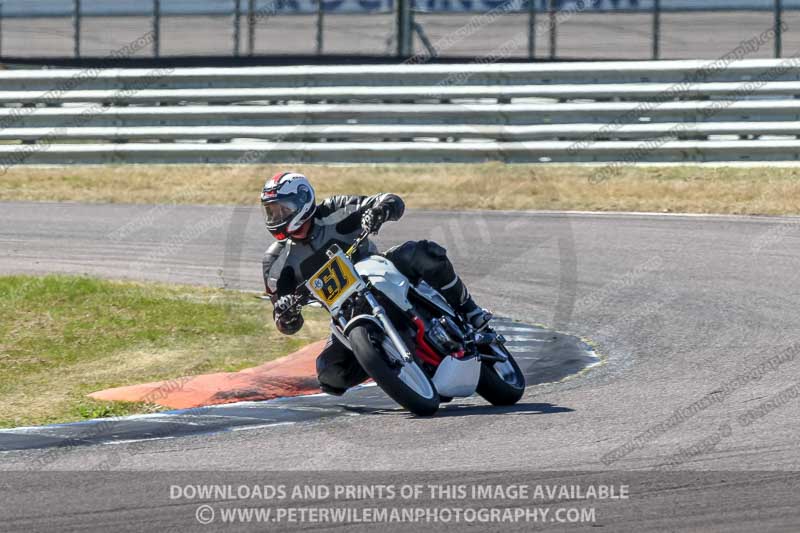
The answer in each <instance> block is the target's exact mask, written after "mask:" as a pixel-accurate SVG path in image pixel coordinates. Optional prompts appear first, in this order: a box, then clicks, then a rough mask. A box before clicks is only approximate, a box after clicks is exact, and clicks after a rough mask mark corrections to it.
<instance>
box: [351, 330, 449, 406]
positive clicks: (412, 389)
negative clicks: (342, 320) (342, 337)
mask: <svg viewBox="0 0 800 533" xmlns="http://www.w3.org/2000/svg"><path fill="white" fill-rule="evenodd" d="M349 339H350V344H351V345H352V347H353V354H355V356H356V359H357V360H358V362H359V363H360V364H361V367H362V368H363V369H364V371H366V373H367V374H369V377H371V378H372V379H373V380H375V383H377V384H378V386H379V387H380V388H381V389H383V391H384V392H385V393H386V394H388V395H389V397H390V398H392V399H393V400H394V401H396V402H397V403H399V404H400V405H402V406H403V407H405V408H406V409H408V410H409V411H411V412H412V413H414V414H415V415H417V416H432V415H433V414H435V413H436V411H437V410H438V409H439V393H438V392H437V391H436V387H434V386H433V383H432V382H431V380H430V378H428V376H427V375H426V374H425V372H424V371H423V370H422V369H421V368H420V367H419V365H418V364H417V363H416V362H411V363H405V364H403V365H401V366H399V367H398V366H397V365H391V364H390V363H389V357H388V356H387V355H386V353H385V352H386V351H388V350H395V348H394V346H393V345H392V343H391V341H389V339H388V338H386V336H385V335H384V333H383V332H382V331H380V330H379V329H378V328H377V327H375V326H372V325H369V324H367V325H363V326H356V327H354V328H353V330H352V331H351V332H350V335H349Z"/></svg>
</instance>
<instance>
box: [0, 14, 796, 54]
mask: <svg viewBox="0 0 800 533" xmlns="http://www.w3.org/2000/svg"><path fill="white" fill-rule="evenodd" d="M796 27H800V0H728V1H724V0H706V1H701V0H507V1H499V0H128V1H126V2H119V1H113V2H112V1H109V0H2V1H0V56H4V57H7V58H34V57H36V58H45V57H53V58H54V57H61V58H63V57H69V56H72V57H76V58H78V57H105V56H107V55H108V54H109V53H110V52H111V51H113V50H115V49H117V48H118V47H119V46H120V45H121V43H124V42H126V41H129V40H130V39H131V38H132V37H134V36H136V35H139V34H142V33H143V32H146V31H151V32H152V34H153V39H152V43H151V46H149V47H148V48H146V49H142V50H140V51H139V54H138V56H140V57H172V56H215V57H244V56H264V55H285V54H293V55H312V56H313V55H319V56H324V55H326V54H334V55H342V54H354V55H370V56H384V57H387V58H388V57H397V56H399V57H402V58H407V57H410V56H412V55H414V54H418V57H419V58H430V57H436V56H445V57H458V56H466V57H484V56H502V57H503V58H505V59H548V60H557V59H576V58H577V59H651V58H652V59H664V58H667V59H669V58H697V57H716V55H718V53H719V52H720V51H722V50H724V49H726V48H730V47H731V46H732V45H735V43H737V42H739V41H741V40H743V39H747V38H749V37H750V36H751V35H752V34H754V33H760V32H763V31H766V30H768V29H770V28H772V29H773V30H774V38H773V39H772V41H771V43H770V46H769V47H765V48H763V49H761V50H760V51H759V54H760V57H782V56H786V55H790V53H791V52H792V51H794V50H795V49H800V32H792V31H791V30H792V29H793V28H796ZM795 33H796V34H797V36H795ZM787 51H788V53H787Z"/></svg>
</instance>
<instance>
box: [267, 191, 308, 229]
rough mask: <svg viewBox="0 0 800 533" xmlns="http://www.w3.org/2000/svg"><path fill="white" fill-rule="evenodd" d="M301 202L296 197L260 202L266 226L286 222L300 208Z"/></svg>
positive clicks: (276, 225) (273, 226)
mask: <svg viewBox="0 0 800 533" xmlns="http://www.w3.org/2000/svg"><path fill="white" fill-rule="evenodd" d="M302 207H303V205H302V203H300V202H298V201H297V198H296V197H290V198H281V199H280V200H277V199H276V200H271V201H269V202H265V203H262V204H261V209H262V211H263V213H264V222H266V224H267V227H268V228H277V227H279V226H281V225H283V224H286V223H287V222H289V221H290V220H292V217H294V216H295V215H296V214H297V213H298V212H299V211H300V209H302Z"/></svg>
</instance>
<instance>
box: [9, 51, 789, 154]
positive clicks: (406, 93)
mask: <svg viewBox="0 0 800 533" xmlns="http://www.w3.org/2000/svg"><path fill="white" fill-rule="evenodd" d="M799 96H800V61H798V60H795V59H793V58H788V59H784V60H750V61H733V62H731V61H728V62H725V61H722V60H720V61H716V62H713V61H664V62H631V63H571V64H546V65H540V64H527V65H526V64H490V65H478V64H472V65H399V66H355V67H352V66H343V67H279V68H233V69H208V68H199V69H180V70H169V71H150V70H115V69H110V70H87V71H75V70H40V71H6V72H2V73H0V105H1V107H0V142H2V143H4V144H0V168H4V169H7V168H9V167H11V166H14V165H18V164H73V163H109V162H111V163H117V162H118V163H160V162H165V163H173V162H190V163H206V162H209V163H211V162H213V163H217V162H224V163H256V162H293V161H314V162H380V161H386V162H429V161H434V162H435V161H454V162H471V161H485V160H500V161H506V162H608V161H611V162H626V163H627V162H637V161H642V162H645V161H646V162H657V161H668V162H676V161H678V162H679V161H686V162H695V161H737V160H765V161H766V160H795V159H798V154H800V140H797V139H798V138H800V98H798V97H799Z"/></svg>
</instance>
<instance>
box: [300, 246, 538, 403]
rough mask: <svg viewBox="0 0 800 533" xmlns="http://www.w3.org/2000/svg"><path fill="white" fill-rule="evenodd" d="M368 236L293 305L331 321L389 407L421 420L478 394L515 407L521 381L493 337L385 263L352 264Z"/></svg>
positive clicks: (334, 254) (331, 259)
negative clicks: (315, 307)
mask: <svg viewBox="0 0 800 533" xmlns="http://www.w3.org/2000/svg"><path fill="white" fill-rule="evenodd" d="M368 235H369V233H368V232H364V233H362V234H361V235H359V237H358V238H357V239H356V241H355V242H354V243H353V245H352V246H351V247H350V248H349V249H348V250H347V251H346V252H345V251H343V250H342V249H341V248H339V247H338V246H336V245H333V246H331V247H330V248H329V249H328V250H327V256H328V261H327V262H326V263H325V265H323V266H322V268H320V269H319V270H318V271H317V272H316V273H314V275H312V276H311V277H310V278H309V279H308V280H307V282H306V283H305V284H304V285H301V286H300V287H299V288H298V289H297V291H296V292H295V295H294V298H295V302H296V305H298V306H302V305H305V304H308V303H311V302H313V301H318V302H319V303H320V304H322V306H323V307H325V308H326V309H327V310H328V311H329V312H330V314H331V318H332V324H331V329H332V330H333V334H334V335H335V336H336V337H337V338H338V339H339V340H340V341H341V342H342V344H344V345H345V346H346V347H348V348H349V349H350V350H352V352H353V353H354V354H355V356H356V359H357V360H358V362H359V363H360V364H361V366H362V367H363V368H364V370H365V371H366V373H367V374H368V375H369V376H370V377H371V378H372V379H373V380H374V381H375V383H376V384H377V385H378V386H379V387H380V388H381V389H383V390H384V391H385V392H386V393H387V394H388V395H389V396H390V397H391V398H392V399H393V400H394V401H396V402H397V403H399V404H400V405H402V406H403V407H405V408H406V409H408V410H409V411H411V412H412V413H414V414H417V415H420V416H430V415H433V414H434V413H435V412H436V411H437V409H438V408H439V404H440V402H447V401H450V400H452V399H453V398H454V397H466V396H471V395H472V394H474V393H476V392H477V393H478V394H480V395H481V396H483V397H484V398H485V399H486V400H488V401H489V402H490V403H492V404H494V405H512V404H515V403H516V402H517V401H519V399H520V398H521V397H522V394H523V393H524V392H525V376H524V374H523V373H522V371H521V370H520V369H519V366H517V363H516V361H514V358H513V357H512V355H511V353H509V351H508V350H507V349H506V347H505V339H504V338H503V337H502V335H499V334H497V333H495V332H494V331H492V330H491V329H488V328H487V329H484V330H482V331H475V329H474V328H473V327H472V326H471V325H470V324H469V323H468V322H467V321H465V320H463V319H462V318H461V317H460V316H459V314H458V313H456V312H455V311H454V310H453V308H452V307H451V306H450V305H449V304H448V303H447V301H446V300H445V299H444V297H443V296H442V295H441V294H439V293H438V292H437V291H436V290H434V289H433V288H432V287H430V286H429V285H428V284H426V283H425V282H424V281H421V282H420V283H419V284H417V285H412V284H411V282H410V281H409V280H408V278H406V277H405V276H404V275H403V274H401V273H400V271H398V270H397V268H396V267H395V266H394V265H393V264H392V263H391V261H389V260H388V259H386V258H385V257H382V256H380V255H371V256H369V257H367V258H365V259H362V260H361V261H358V262H356V263H353V261H352V259H351V258H352V257H353V255H354V254H355V252H356V250H358V247H359V245H360V244H361V242H362V241H364V239H366V238H367V236H368Z"/></svg>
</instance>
